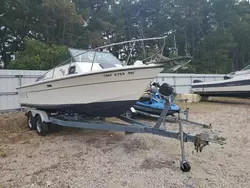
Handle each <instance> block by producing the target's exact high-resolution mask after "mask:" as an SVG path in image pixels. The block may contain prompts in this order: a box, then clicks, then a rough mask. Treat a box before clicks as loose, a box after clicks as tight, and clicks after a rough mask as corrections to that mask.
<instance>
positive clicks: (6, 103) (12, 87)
mask: <svg viewBox="0 0 250 188" xmlns="http://www.w3.org/2000/svg"><path fill="white" fill-rule="evenodd" d="M44 73H45V71H34V70H31V71H28V70H0V112H4V111H11V110H16V109H20V108H21V107H20V103H19V98H18V95H17V91H16V88H17V87H18V86H21V85H25V84H28V83H33V82H34V81H35V80H36V79H37V78H38V77H39V76H41V75H43V74H44ZM223 76H224V75H206V74H159V75H158V76H157V77H156V79H155V81H157V82H159V83H160V84H162V83H164V82H167V83H168V84H170V85H172V86H174V88H175V91H176V92H177V93H189V92H190V85H191V83H192V82H193V80H195V79H200V80H202V81H214V80H222V79H223Z"/></svg>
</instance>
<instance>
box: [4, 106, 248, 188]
mask: <svg viewBox="0 0 250 188" xmlns="http://www.w3.org/2000/svg"><path fill="white" fill-rule="evenodd" d="M234 102H235V101H234ZM247 102H249V101H247ZM189 106H190V109H191V110H190V119H191V120H196V121H199V122H202V123H212V125H213V133H216V134H220V136H223V137H225V138H226V142H227V143H226V145H223V146H221V145H218V144H212V143H211V144H210V145H209V146H207V147H206V148H205V149H204V150H203V152H202V153H196V152H194V147H193V144H192V143H186V144H185V147H186V148H185V149H186V155H187V159H188V161H189V162H190V164H191V166H192V169H191V171H190V172H188V173H183V172H182V171H181V170H180V169H179V160H180V145H179V142H178V141H177V140H174V139H168V138H163V137H160V136H154V135H150V134H132V135H124V133H117V132H112V131H93V130H82V129H73V128H63V129H62V130H60V131H57V132H54V133H51V134H49V135H48V136H46V137H40V136H38V135H37V134H36V132H35V131H29V130H28V128H27V126H26V117H25V116H24V114H23V113H11V114H4V115H0V187H1V188H5V187H60V188H63V187H79V188H80V187H81V188H83V187H88V188H89V187H91V188H92V187H110V188H118V187H131V188H140V187H143V188H144V187H157V188H158V187H172V188H178V187H181V188H183V187H187V188H196V187H198V188H203V187H216V188H217V187H225V188H230V187H234V188H237V187H240V188H243V187H249V185H250V174H249V173H250V163H249V159H250V147H249V143H250V138H249V137H248V136H249V135H250V128H249V126H250V124H249V122H250V116H249V110H250V102H249V103H248V104H240V103H239V102H235V103H233V104H231V103H228V102H227V101H224V102H223V103H215V102H206V103H204V102H203V103H198V104H190V105H189ZM143 121H147V122H149V123H152V119H144V120H143ZM169 128H170V129H177V126H176V125H175V124H171V125H170V126H169ZM185 131H186V132H192V133H197V132H199V131H202V129H200V128H199V129H198V128H193V127H191V128H190V127H185Z"/></svg>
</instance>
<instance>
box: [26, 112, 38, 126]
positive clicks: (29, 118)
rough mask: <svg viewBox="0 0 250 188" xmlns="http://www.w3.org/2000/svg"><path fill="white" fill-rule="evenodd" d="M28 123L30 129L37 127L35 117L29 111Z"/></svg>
mask: <svg viewBox="0 0 250 188" xmlns="http://www.w3.org/2000/svg"><path fill="white" fill-rule="evenodd" d="M27 124H28V127H29V129H30V130H35V129H36V124H35V118H34V117H33V115H32V113H31V112H29V113H28V115H27Z"/></svg>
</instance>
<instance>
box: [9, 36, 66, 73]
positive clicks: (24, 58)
mask: <svg viewBox="0 0 250 188" xmlns="http://www.w3.org/2000/svg"><path fill="white" fill-rule="evenodd" d="M67 57H68V54H67V47H65V46H60V45H55V44H52V45H48V44H45V43H43V42H40V41H38V40H34V39H30V38H25V39H24V50H23V51H21V52H18V53H17V54H16V59H15V60H13V61H11V62H10V64H9V65H8V68H9V69H26V70H32V69H34V70H48V69H50V68H52V67H54V66H56V65H58V64H59V63H61V62H62V61H63V60H66V59H67Z"/></svg>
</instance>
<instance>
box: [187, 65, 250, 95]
mask: <svg viewBox="0 0 250 188" xmlns="http://www.w3.org/2000/svg"><path fill="white" fill-rule="evenodd" d="M194 82H195V83H192V84H191V88H192V92H193V93H195V94H199V95H201V96H217V97H239V98H250V65H248V66H247V67H245V68H243V69H242V70H240V71H236V72H233V73H230V74H227V75H226V76H225V77H224V80H219V81H214V82H202V81H197V80H196V81H194Z"/></svg>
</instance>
